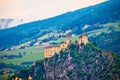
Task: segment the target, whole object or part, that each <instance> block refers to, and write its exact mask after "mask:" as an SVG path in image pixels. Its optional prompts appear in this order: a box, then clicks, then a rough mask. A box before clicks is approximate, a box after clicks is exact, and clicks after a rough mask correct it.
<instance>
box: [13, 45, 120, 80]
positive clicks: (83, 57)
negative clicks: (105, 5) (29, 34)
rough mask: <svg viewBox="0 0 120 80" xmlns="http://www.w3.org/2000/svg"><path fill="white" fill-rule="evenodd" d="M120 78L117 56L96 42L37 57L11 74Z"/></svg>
mask: <svg viewBox="0 0 120 80" xmlns="http://www.w3.org/2000/svg"><path fill="white" fill-rule="evenodd" d="M28 76H31V77H32V78H33V80H119V79H120V58H119V57H117V56H116V55H115V54H114V53H111V52H110V51H103V50H101V49H99V48H98V47H97V46H96V45H95V44H92V43H88V44H87V45H83V44H81V45H75V44H71V45H70V46H69V48H68V49H67V50H65V51H61V52H60V54H55V55H54V56H53V57H51V58H49V59H44V60H42V61H37V62H36V63H35V64H34V66H32V67H30V68H27V69H25V70H21V71H20V72H18V73H16V74H15V75H14V76H11V78H15V77H19V78H22V79H24V80H27V78H28Z"/></svg>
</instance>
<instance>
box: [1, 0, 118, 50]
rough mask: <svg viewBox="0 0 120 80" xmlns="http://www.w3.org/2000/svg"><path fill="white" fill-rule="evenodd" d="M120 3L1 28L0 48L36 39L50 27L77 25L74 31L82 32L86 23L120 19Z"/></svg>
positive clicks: (110, 3) (114, 1) (59, 27)
mask: <svg viewBox="0 0 120 80" xmlns="http://www.w3.org/2000/svg"><path fill="white" fill-rule="evenodd" d="M119 4H120V1H119V0H110V1H107V2H104V3H101V4H98V5H95V6H90V7H87V8H83V9H79V10H76V11H73V12H68V13H65V14H62V15H59V16H56V17H52V18H49V19H45V20H39V21H34V22H31V23H26V24H23V25H19V26H17V27H13V28H10V29H4V30H0V49H1V48H6V47H11V46H14V45H18V44H21V43H24V42H26V41H30V40H32V39H36V38H38V37H40V36H42V35H45V34H47V33H49V32H51V30H50V28H54V30H59V31H64V30H68V29H73V28H75V26H76V27H77V29H76V30H75V31H74V32H78V34H80V32H79V31H82V30H81V28H82V27H83V26H84V25H86V24H94V23H100V24H102V23H107V22H114V21H116V20H120V5H119ZM78 30H79V31H78Z"/></svg>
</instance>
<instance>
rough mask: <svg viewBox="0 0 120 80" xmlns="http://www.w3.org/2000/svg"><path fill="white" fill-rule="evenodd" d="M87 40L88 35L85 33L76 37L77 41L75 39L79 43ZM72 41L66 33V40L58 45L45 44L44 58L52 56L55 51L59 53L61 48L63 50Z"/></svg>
mask: <svg viewBox="0 0 120 80" xmlns="http://www.w3.org/2000/svg"><path fill="white" fill-rule="evenodd" d="M88 42H89V40H88V36H87V34H86V33H83V34H82V35H81V36H80V37H79V38H78V41H77V44H81V43H84V44H86V43H88ZM71 43H72V41H71V36H70V35H68V36H67V39H66V42H64V43H62V44H60V45H58V46H47V47H45V48H44V58H50V57H52V56H54V54H55V53H57V54H59V52H60V51H61V50H65V49H67V48H68V45H70V44H71Z"/></svg>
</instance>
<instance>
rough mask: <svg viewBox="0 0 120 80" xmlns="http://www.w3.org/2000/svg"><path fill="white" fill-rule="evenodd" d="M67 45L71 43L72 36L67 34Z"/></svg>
mask: <svg viewBox="0 0 120 80" xmlns="http://www.w3.org/2000/svg"><path fill="white" fill-rule="evenodd" d="M66 43H67V45H68V44H70V43H71V36H70V35H67V40H66Z"/></svg>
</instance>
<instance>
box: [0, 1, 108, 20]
mask: <svg viewBox="0 0 120 80" xmlns="http://www.w3.org/2000/svg"><path fill="white" fill-rule="evenodd" d="M103 1H106V0H0V18H23V19H29V20H36V19H44V18H48V17H52V16H55V15H58V14H62V13H65V12H68V11H73V10H76V9H80V8H82V7H86V6H90V5H95V4H97V3H100V2H103Z"/></svg>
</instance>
